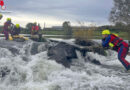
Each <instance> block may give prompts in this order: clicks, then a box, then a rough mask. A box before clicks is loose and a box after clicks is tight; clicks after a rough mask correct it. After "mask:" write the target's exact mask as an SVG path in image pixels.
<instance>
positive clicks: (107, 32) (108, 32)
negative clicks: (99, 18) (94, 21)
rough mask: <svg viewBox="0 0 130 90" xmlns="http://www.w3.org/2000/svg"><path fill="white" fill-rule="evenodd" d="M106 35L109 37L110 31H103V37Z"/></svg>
mask: <svg viewBox="0 0 130 90" xmlns="http://www.w3.org/2000/svg"><path fill="white" fill-rule="evenodd" d="M105 34H107V35H109V34H110V31H109V30H108V29H106V30H103V31H102V35H105Z"/></svg>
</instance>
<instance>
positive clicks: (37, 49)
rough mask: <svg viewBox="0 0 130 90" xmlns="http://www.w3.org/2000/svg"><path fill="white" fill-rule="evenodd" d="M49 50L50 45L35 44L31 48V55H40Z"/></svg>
mask: <svg viewBox="0 0 130 90" xmlns="http://www.w3.org/2000/svg"><path fill="white" fill-rule="evenodd" d="M47 49H48V43H45V42H44V43H41V42H34V43H33V44H32V47H31V51H30V53H31V55H35V54H38V53H39V52H42V51H45V50H47Z"/></svg>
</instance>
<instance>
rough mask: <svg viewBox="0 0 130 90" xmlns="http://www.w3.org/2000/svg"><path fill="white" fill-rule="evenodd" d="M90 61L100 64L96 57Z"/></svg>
mask: <svg viewBox="0 0 130 90" xmlns="http://www.w3.org/2000/svg"><path fill="white" fill-rule="evenodd" d="M91 62H92V63H94V64H96V65H101V63H100V62H99V61H98V60H96V59H93V60H92V61H91Z"/></svg>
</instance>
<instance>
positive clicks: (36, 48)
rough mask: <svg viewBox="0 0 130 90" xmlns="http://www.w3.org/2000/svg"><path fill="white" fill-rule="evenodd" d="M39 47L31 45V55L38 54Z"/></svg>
mask: <svg viewBox="0 0 130 90" xmlns="http://www.w3.org/2000/svg"><path fill="white" fill-rule="evenodd" d="M39 45H40V43H35V42H34V43H33V45H32V47H31V55H35V54H37V53H38V46H39Z"/></svg>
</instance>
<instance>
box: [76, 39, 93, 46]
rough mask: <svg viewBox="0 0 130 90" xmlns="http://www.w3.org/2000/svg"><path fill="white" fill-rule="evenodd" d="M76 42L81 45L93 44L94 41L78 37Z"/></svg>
mask: <svg viewBox="0 0 130 90" xmlns="http://www.w3.org/2000/svg"><path fill="white" fill-rule="evenodd" d="M75 44H77V45H81V46H92V45H94V43H93V42H92V41H90V40H81V39H76V40H75Z"/></svg>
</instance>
